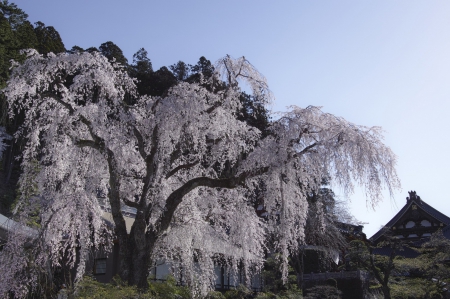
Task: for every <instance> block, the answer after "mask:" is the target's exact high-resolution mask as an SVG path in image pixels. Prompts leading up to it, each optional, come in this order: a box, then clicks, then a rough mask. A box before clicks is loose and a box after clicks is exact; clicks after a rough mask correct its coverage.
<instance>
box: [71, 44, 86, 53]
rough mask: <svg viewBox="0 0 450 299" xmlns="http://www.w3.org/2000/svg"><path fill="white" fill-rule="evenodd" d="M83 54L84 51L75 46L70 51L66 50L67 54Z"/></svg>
mask: <svg viewBox="0 0 450 299" xmlns="http://www.w3.org/2000/svg"><path fill="white" fill-rule="evenodd" d="M83 52H84V49H83V48H82V47H79V46H77V45H75V46H73V47H72V49H70V50H67V53H69V54H76V53H83Z"/></svg>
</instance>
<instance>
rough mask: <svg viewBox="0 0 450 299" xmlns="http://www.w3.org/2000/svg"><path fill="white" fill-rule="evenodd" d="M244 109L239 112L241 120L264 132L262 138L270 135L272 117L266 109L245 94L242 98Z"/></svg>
mask: <svg viewBox="0 0 450 299" xmlns="http://www.w3.org/2000/svg"><path fill="white" fill-rule="evenodd" d="M240 100H241V103H242V108H241V110H240V111H239V112H240V113H239V120H242V121H245V122H246V123H247V124H248V125H250V126H252V127H255V128H258V129H259V130H260V131H261V132H262V137H265V136H267V134H268V133H269V122H270V116H269V111H268V110H267V109H266V107H265V106H264V105H263V104H262V103H260V102H259V101H258V100H257V99H255V98H254V97H253V96H251V95H249V94H247V93H245V92H243V93H242V94H241V97H240Z"/></svg>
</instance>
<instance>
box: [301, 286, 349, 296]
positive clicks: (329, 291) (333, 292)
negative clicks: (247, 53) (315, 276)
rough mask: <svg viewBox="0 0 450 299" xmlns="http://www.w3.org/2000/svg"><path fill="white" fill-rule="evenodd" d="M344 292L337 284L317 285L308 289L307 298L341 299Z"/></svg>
mask: <svg viewBox="0 0 450 299" xmlns="http://www.w3.org/2000/svg"><path fill="white" fill-rule="evenodd" d="M341 295H342V292H341V291H339V290H338V289H337V288H336V287H335V286H331V285H317V286H314V287H312V288H310V289H308V290H306V295H305V297H304V298H305V299H340V298H341Z"/></svg>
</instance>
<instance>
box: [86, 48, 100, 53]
mask: <svg viewBox="0 0 450 299" xmlns="http://www.w3.org/2000/svg"><path fill="white" fill-rule="evenodd" d="M86 52H88V53H92V52H100V50H99V49H97V48H96V47H89V48H87V49H86Z"/></svg>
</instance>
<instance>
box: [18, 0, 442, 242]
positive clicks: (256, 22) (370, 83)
mask: <svg viewBox="0 0 450 299" xmlns="http://www.w3.org/2000/svg"><path fill="white" fill-rule="evenodd" d="M10 2H14V3H16V4H17V5H18V6H19V7H20V8H22V9H23V10H25V12H27V13H28V14H29V19H30V21H31V22H36V21H42V22H43V23H45V24H46V25H47V26H49V25H51V26H54V27H55V28H56V30H58V32H59V33H60V34H61V37H62V39H63V42H64V44H65V46H66V48H68V49H70V48H71V47H72V46H73V45H78V46H80V47H83V48H88V47H91V46H95V47H98V46H100V44H102V43H103V42H106V41H113V42H114V43H115V44H117V45H118V46H119V47H120V48H121V49H122V50H123V52H124V54H125V56H126V57H127V58H128V60H129V61H130V62H131V61H132V56H133V54H134V53H135V52H136V51H137V50H138V49H139V48H141V47H144V48H145V49H146V50H147V51H148V53H149V57H150V59H151V61H152V63H153V66H154V68H155V69H157V68H159V67H161V66H163V65H166V66H168V65H171V64H173V63H175V62H177V61H178V60H182V61H184V62H186V63H191V64H194V63H196V62H197V60H198V58H199V57H200V56H205V57H206V58H208V59H210V60H211V61H213V62H214V61H216V60H217V59H219V58H220V57H222V56H224V55H226V54H230V55H232V56H234V57H239V56H242V55H244V56H245V57H246V58H247V59H249V60H250V61H251V62H252V64H253V65H255V66H256V67H257V68H258V69H259V71H260V72H262V73H263V74H264V75H265V76H266V77H267V79H268V81H269V85H270V86H271V89H272V91H273V92H274V94H275V96H276V102H275V103H274V105H273V107H272V109H273V110H274V111H283V110H285V109H286V108H285V107H286V106H289V105H297V106H301V107H305V106H308V105H316V106H323V109H324V111H326V112H330V113H333V114H336V115H338V116H342V117H344V118H346V119H348V120H350V121H352V122H354V123H356V124H360V125H366V126H374V125H377V126H381V127H383V128H384V130H385V131H386V134H385V136H386V140H385V141H386V143H387V144H388V145H389V146H390V147H391V148H392V150H393V151H394V152H395V153H396V154H397V156H398V161H399V163H398V173H399V176H400V179H401V181H402V187H403V189H402V190H401V191H400V192H397V193H396V194H395V196H394V200H390V199H389V197H388V195H387V194H386V196H385V200H384V202H383V203H381V204H379V205H378V207H377V209H376V211H373V210H371V209H367V208H366V204H365V198H364V196H363V195H362V194H360V192H356V193H355V194H354V195H353V196H351V200H352V203H351V204H350V206H351V208H352V212H353V214H354V215H355V216H356V217H357V218H358V219H360V220H361V221H364V222H368V224H366V225H365V229H364V231H365V232H366V234H367V235H368V237H370V236H372V235H373V234H374V233H375V232H376V231H377V230H378V229H379V227H380V226H381V225H383V224H385V223H386V222H387V221H389V220H390V219H391V217H392V216H394V215H395V213H397V211H398V210H399V209H400V208H401V207H402V206H403V205H404V203H405V197H406V196H407V195H408V194H407V191H409V190H416V191H417V194H418V195H420V196H421V198H422V199H423V200H425V201H426V202H427V203H428V204H430V205H432V206H434V207H435V208H437V209H438V210H440V211H441V212H443V213H445V214H447V215H448V216H450V205H449V200H450V192H449V191H447V190H446V186H447V184H448V185H450V182H449V178H450V175H449V170H450V159H449V151H450V147H449V145H450V139H449V135H450V131H449V129H450V114H449V112H450V84H449V79H450V2H449V1H434V0H430V1H423V0H422V1H414V0H406V1H401V0H397V1H388V0H385V1H383V0H379V1H369V0H365V1H356V0H354V1H345V0H340V1H334V0H330V1H325V0H320V1H317V0H314V1H313V0H311V1H298V0H295V1H294V0H293V1H287V0H285V1H263V0H258V1H256V0H253V1H245V0H244V1H243V0H239V1H237V0H228V1H218V0H214V1H212V0H205V1H187V0H179V1H174V0H164V1H162V0H161V1H148V0H140V1H138V0H129V1H112V0H89V1H87V0H78V1H61V0H39V1H32V0H16V1H10Z"/></svg>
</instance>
